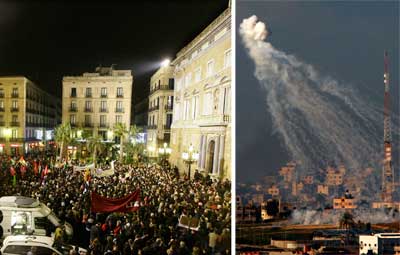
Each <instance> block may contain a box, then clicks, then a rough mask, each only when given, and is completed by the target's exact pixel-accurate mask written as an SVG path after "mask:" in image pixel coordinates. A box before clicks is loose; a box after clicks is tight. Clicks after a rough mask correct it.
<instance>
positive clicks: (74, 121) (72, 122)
mask: <svg viewBox="0 0 400 255" xmlns="http://www.w3.org/2000/svg"><path fill="white" fill-rule="evenodd" d="M69 122H70V123H71V124H72V125H75V124H76V116H75V114H74V115H71V116H70V117H69Z"/></svg>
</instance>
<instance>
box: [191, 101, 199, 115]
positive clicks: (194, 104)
mask: <svg viewBox="0 0 400 255" xmlns="http://www.w3.org/2000/svg"><path fill="white" fill-rule="evenodd" d="M198 102H199V96H194V97H193V98H192V119H194V120H195V119H196V117H197V106H198V104H199V103H198Z"/></svg>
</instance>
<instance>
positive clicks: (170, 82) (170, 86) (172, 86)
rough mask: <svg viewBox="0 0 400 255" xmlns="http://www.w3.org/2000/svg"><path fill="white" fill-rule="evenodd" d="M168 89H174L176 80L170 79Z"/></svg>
mask: <svg viewBox="0 0 400 255" xmlns="http://www.w3.org/2000/svg"><path fill="white" fill-rule="evenodd" d="M168 88H169V89H174V78H169V79H168Z"/></svg>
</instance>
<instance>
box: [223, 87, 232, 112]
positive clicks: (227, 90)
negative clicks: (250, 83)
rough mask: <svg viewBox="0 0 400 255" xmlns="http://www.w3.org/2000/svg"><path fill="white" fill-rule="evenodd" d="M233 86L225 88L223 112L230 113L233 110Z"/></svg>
mask: <svg viewBox="0 0 400 255" xmlns="http://www.w3.org/2000/svg"><path fill="white" fill-rule="evenodd" d="M230 109H231V88H230V87H227V88H224V110H223V113H224V114H227V115H230V112H231V110H230Z"/></svg>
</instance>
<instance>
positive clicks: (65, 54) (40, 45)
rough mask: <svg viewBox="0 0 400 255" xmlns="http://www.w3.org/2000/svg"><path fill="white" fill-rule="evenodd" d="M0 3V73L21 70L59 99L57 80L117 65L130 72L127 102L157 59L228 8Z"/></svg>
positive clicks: (220, 4) (144, 90) (214, 1)
mask: <svg viewBox="0 0 400 255" xmlns="http://www.w3.org/2000/svg"><path fill="white" fill-rule="evenodd" d="M32 2H34V3H30V2H28V1H2V0H0V75H25V76H27V77H28V78H30V79H32V80H33V81H35V82H36V83H37V84H38V85H39V86H40V87H42V88H43V89H45V90H47V91H49V92H51V93H54V94H55V95H57V96H58V97H60V98H61V87H62V83H61V81H62V77H63V76H65V75H81V74H82V73H83V72H90V71H94V69H95V67H96V66H98V65H100V64H101V65H102V66H110V65H111V64H116V67H115V68H116V69H131V70H132V73H133V76H134V85H133V86H134V89H133V91H134V92H133V93H134V95H133V97H134V100H135V101H137V100H138V99H143V98H145V97H146V95H147V94H148V83H149V80H150V77H151V75H152V74H153V73H154V72H155V71H156V69H157V63H160V62H161V61H162V60H163V59H164V58H167V57H169V58H171V59H173V58H174V57H175V55H176V53H177V52H178V51H179V50H180V49H181V48H182V47H184V46H185V45H186V44H187V43H189V42H190V41H191V40H192V39H194V37H195V36H196V35H197V34H199V33H200V32H201V31H202V30H203V29H204V28H205V27H207V25H208V24H209V23H211V22H212V21H213V20H214V19H215V18H216V17H217V16H218V15H219V14H220V13H221V12H223V10H225V9H226V8H227V6H228V0H209V1H203V0H202V1H164V2H165V3H164V2H161V1H160V2H158V1H156V2H152V1H142V3H136V2H138V1H119V0H113V1H32Z"/></svg>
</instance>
